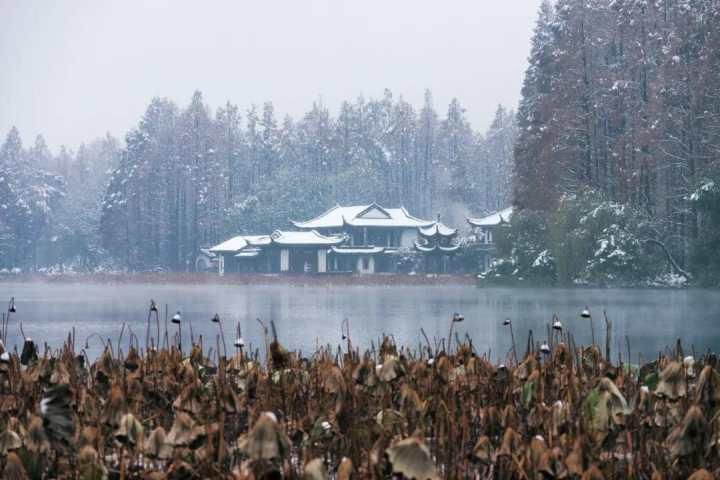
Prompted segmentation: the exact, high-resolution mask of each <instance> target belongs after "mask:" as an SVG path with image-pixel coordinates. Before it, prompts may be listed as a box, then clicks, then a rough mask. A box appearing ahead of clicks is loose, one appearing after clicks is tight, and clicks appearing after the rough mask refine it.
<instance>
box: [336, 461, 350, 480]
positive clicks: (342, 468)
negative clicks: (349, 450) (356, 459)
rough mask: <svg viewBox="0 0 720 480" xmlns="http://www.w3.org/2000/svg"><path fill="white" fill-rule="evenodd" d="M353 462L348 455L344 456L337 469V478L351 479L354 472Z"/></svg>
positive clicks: (338, 479) (341, 479) (342, 479)
mask: <svg viewBox="0 0 720 480" xmlns="http://www.w3.org/2000/svg"><path fill="white" fill-rule="evenodd" d="M353 471H354V469H353V463H352V460H350V459H349V458H348V457H343V458H342V460H340V465H339V466H338V469H337V475H336V478H337V480H350V478H351V477H352V474H353Z"/></svg>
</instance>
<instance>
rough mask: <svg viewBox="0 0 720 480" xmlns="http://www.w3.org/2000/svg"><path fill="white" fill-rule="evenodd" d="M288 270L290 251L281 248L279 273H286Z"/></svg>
mask: <svg viewBox="0 0 720 480" xmlns="http://www.w3.org/2000/svg"><path fill="white" fill-rule="evenodd" d="M288 270H290V250H288V249H287V248H283V249H282V250H280V271H281V272H287V271H288Z"/></svg>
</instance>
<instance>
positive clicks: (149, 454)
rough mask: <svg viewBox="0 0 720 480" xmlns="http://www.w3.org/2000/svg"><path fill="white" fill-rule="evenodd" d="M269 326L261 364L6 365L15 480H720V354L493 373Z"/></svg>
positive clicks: (73, 352) (164, 358) (191, 357)
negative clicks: (331, 343) (292, 335)
mask: <svg viewBox="0 0 720 480" xmlns="http://www.w3.org/2000/svg"><path fill="white" fill-rule="evenodd" d="M218 323H219V322H218ZM271 326H273V329H272V330H273V335H272V338H268V339H266V342H265V345H266V350H265V351H264V352H252V353H246V352H244V351H243V349H242V346H241V345H243V342H240V341H236V343H235V344H236V346H237V348H236V351H235V354H233V355H230V356H229V358H225V357H220V358H218V356H217V352H222V351H223V350H224V349H222V350H221V341H220V337H218V339H217V341H216V344H215V345H214V346H213V348H212V349H209V350H207V351H205V350H203V347H202V346H201V343H197V344H195V345H192V346H191V348H190V350H189V351H188V352H185V353H181V351H180V350H178V348H176V347H175V346H173V345H171V343H172V342H167V343H170V345H166V346H165V347H164V348H160V349H157V348H155V347H153V345H154V344H155V341H154V339H152V338H151V339H150V341H149V342H148V343H149V344H150V346H149V347H148V348H146V349H143V350H140V349H139V347H138V345H137V341H136V342H135V343H134V344H131V345H130V346H129V347H128V351H127V353H125V352H123V351H120V349H119V348H117V347H116V348H113V346H112V345H110V344H106V345H105V346H106V348H105V349H104V350H103V351H102V352H101V353H100V354H99V355H98V357H97V360H96V361H95V362H94V363H92V364H90V362H89V361H88V356H87V354H86V351H85V350H83V349H78V348H77V347H76V346H75V344H74V340H73V338H68V340H67V342H66V343H65V345H64V346H63V348H62V349H60V350H59V351H56V352H46V353H44V354H43V355H39V356H33V355H30V356H28V357H26V359H23V358H21V356H19V355H18V354H17V353H16V352H13V353H11V352H8V353H9V355H7V354H5V355H0V427H1V430H0V431H1V432H2V433H0V471H2V472H3V478H12V479H27V478H34V479H35V478H36V479H40V478H61V479H65V478H81V479H84V480H93V479H103V478H118V479H132V478H144V479H156V480H159V479H194V478H197V479H201V478H227V479H261V478H268V479H269V478H306V479H325V478H337V479H350V478H416V479H436V478H438V479H439V478H499V479H550V478H558V479H562V478H581V479H602V478H606V479H611V478H653V479H661V478H665V479H670V478H688V477H690V476H691V475H692V478H712V476H713V475H715V476H717V475H718V474H720V456H719V454H720V451H719V450H718V446H719V445H720V415H718V411H719V410H718V406H719V405H720V374H719V373H718V371H717V363H716V358H715V357H714V356H713V355H708V356H705V357H704V358H702V359H698V360H697V361H695V359H692V358H691V357H688V358H683V354H682V349H681V347H680V345H679V344H678V346H677V347H676V350H675V351H674V352H668V353H667V354H666V355H664V356H660V357H659V358H658V359H656V360H655V361H653V362H652V363H650V364H647V365H644V366H643V367H642V368H641V369H640V370H639V372H638V371H635V370H633V369H630V368H626V366H624V365H623V364H622V363H620V362H618V363H611V362H610V361H608V360H607V358H605V357H607V353H606V354H603V353H602V352H601V350H600V349H599V348H598V347H597V346H591V347H587V348H582V347H579V348H576V347H575V346H574V343H573V341H572V337H571V336H569V335H567V334H563V333H562V332H561V331H559V330H560V329H559V328H558V329H556V330H555V331H554V332H553V334H552V335H551V337H552V338H549V339H548V341H547V342H543V346H544V347H545V346H546V347H548V348H543V349H542V350H540V349H538V348H537V346H536V345H533V343H532V342H528V347H527V351H526V352H525V355H524V356H521V355H518V358H519V359H520V362H519V363H517V364H516V363H515V362H513V361H509V362H508V364H507V365H494V364H492V363H491V362H490V361H488V360H487V358H486V357H485V356H482V355H479V354H478V353H477V352H476V351H475V349H474V347H473V345H472V342H471V340H470V339H469V338H466V339H465V341H463V342H461V341H460V339H459V337H458V336H457V335H456V336H455V337H454V341H453V342H452V343H453V344H452V346H451V347H450V346H448V345H445V344H444V343H442V345H445V346H443V347H440V348H432V347H431V346H430V345H429V344H428V345H427V347H424V348H423V349H422V350H421V351H413V350H408V349H406V348H402V347H399V346H397V345H395V344H394V342H393V341H392V340H391V339H390V338H384V339H383V341H382V343H381V344H380V345H379V346H377V347H375V346H374V347H373V348H371V349H369V350H366V351H361V350H359V349H357V348H354V347H353V345H352V341H351V338H350V332H349V331H345V330H344V331H343V332H344V336H345V338H344V341H343V344H342V346H338V347H337V348H330V347H325V348H321V349H318V350H317V351H315V352H313V354H312V356H311V357H307V358H301V357H299V355H298V354H297V353H295V352H290V351H288V350H286V349H285V348H283V346H282V345H281V338H280V339H278V333H276V332H274V325H271ZM348 330H349V329H348ZM549 330H550V329H549ZM551 331H552V330H551ZM279 334H280V335H279V336H280V337H282V335H281V334H282V332H279ZM238 340H239V339H238ZM339 340H340V339H339ZM428 343H429V342H428ZM85 347H86V348H88V346H87V345H86V346H85ZM548 350H549V351H548ZM545 351H548V353H542V352H545ZM518 353H519V352H518ZM262 358H266V359H267V360H265V361H264V360H262ZM509 358H512V356H509Z"/></svg>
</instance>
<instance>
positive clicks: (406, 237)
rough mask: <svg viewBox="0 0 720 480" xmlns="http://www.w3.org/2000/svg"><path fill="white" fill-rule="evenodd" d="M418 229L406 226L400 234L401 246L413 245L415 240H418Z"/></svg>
mask: <svg viewBox="0 0 720 480" xmlns="http://www.w3.org/2000/svg"><path fill="white" fill-rule="evenodd" d="M417 237H418V231H417V229H416V228H406V229H404V230H403V231H402V235H400V246H401V247H412V246H413V244H414V242H415V240H417Z"/></svg>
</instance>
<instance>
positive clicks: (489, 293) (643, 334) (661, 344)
mask: <svg viewBox="0 0 720 480" xmlns="http://www.w3.org/2000/svg"><path fill="white" fill-rule="evenodd" d="M11 296H14V297H15V299H16V306H17V313H15V314H13V316H12V318H11V322H10V325H9V331H8V343H9V345H10V346H11V347H12V346H13V345H15V344H17V345H19V346H20V345H21V338H22V337H21V335H20V330H19V328H18V326H19V322H20V321H22V323H23V328H24V331H25V334H26V335H28V336H30V337H33V338H34V339H35V340H36V341H38V343H39V344H40V345H42V344H43V342H47V343H48V344H50V345H51V346H52V347H57V346H59V345H61V344H62V342H63V340H64V339H65V338H67V334H68V332H70V331H71V330H72V329H73V327H74V328H75V331H76V343H77V344H80V346H82V345H83V344H84V343H85V338H86V337H87V336H88V335H90V334H92V333H98V334H100V335H101V336H102V337H103V338H111V339H112V340H113V342H116V341H117V339H118V336H119V334H120V331H121V326H122V324H123V322H125V323H126V324H127V327H129V328H126V330H125V332H126V333H125V337H124V339H123V344H124V345H125V347H124V348H125V349H126V348H127V339H128V335H127V332H128V331H129V330H132V332H133V333H134V334H135V335H136V336H137V337H138V338H139V340H140V342H141V343H142V344H144V342H145V336H146V326H147V312H148V304H149V301H150V299H151V298H153V299H155V300H156V302H157V303H158V305H159V306H160V320H161V327H162V324H164V309H165V305H166V304H167V306H168V308H169V310H170V315H172V314H173V313H174V312H175V311H176V310H181V311H182V315H183V329H182V334H183V345H189V343H190V323H192V328H193V331H194V334H195V336H196V337H197V336H199V335H203V337H204V342H205V345H206V346H207V345H208V344H209V343H210V342H211V343H212V344H213V345H214V344H215V336H216V334H217V332H218V330H217V328H216V325H215V324H213V323H211V321H210V319H211V317H212V316H213V315H214V314H215V313H216V312H217V313H218V314H219V315H220V317H221V318H222V320H223V324H224V330H225V336H226V341H227V344H228V350H230V349H232V342H233V339H234V337H235V333H234V332H235V325H236V322H237V321H240V322H241V325H242V329H243V336H244V339H245V342H246V343H247V344H252V345H254V346H259V345H262V344H263V340H262V329H261V327H260V325H259V324H258V323H257V322H256V321H255V319H256V318H257V317H260V318H262V319H264V320H270V319H272V320H274V321H275V324H276V325H277V327H278V333H279V337H280V341H281V342H282V343H283V344H284V345H285V346H286V347H288V348H289V349H301V350H302V351H303V352H305V353H307V352H308V351H310V350H312V349H314V348H315V347H316V346H317V345H318V344H327V343H328V342H329V343H332V344H333V345H337V344H338V343H339V342H340V339H341V332H340V325H341V322H342V320H343V319H344V318H348V319H349V322H350V330H351V336H352V340H353V342H354V343H355V344H359V345H360V346H362V347H369V346H370V343H371V341H375V342H377V338H378V337H379V336H380V335H382V333H383V332H385V333H389V334H390V333H391V334H393V335H394V337H395V339H396V340H397V341H398V343H400V344H403V345H409V346H413V347H417V346H418V344H419V342H420V341H421V340H422V337H421V334H420V328H421V327H423V328H424V329H425V331H426V333H427V334H428V336H430V338H431V340H432V338H433V337H438V338H439V337H442V336H447V334H448V327H449V319H450V317H451V315H452V313H453V312H460V313H462V314H463V315H464V316H465V321H464V322H462V323H459V324H457V325H456V331H457V332H459V334H460V335H461V336H464V335H465V333H468V334H469V335H470V336H471V337H472V338H473V341H474V344H475V347H476V348H477V349H478V350H479V351H481V352H488V351H491V352H492V357H493V359H494V360H498V359H500V360H503V359H504V358H505V356H506V355H507V354H508V352H509V351H510V348H511V340H510V335H509V331H508V330H507V327H503V326H502V321H503V319H505V318H511V319H512V321H513V326H514V332H515V336H516V341H517V343H518V349H520V350H524V345H525V341H526V338H527V333H528V331H529V330H530V329H532V330H533V331H534V332H535V339H536V340H540V339H542V338H544V337H545V332H546V325H547V324H548V323H549V322H551V318H552V315H553V313H557V314H558V315H559V316H560V319H561V320H562V322H563V324H564V326H565V327H566V328H567V329H569V330H570V331H572V332H573V335H574V336H575V338H576V342H577V343H578V344H580V343H583V344H589V343H590V341H591V333H590V326H589V321H588V320H587V319H583V318H581V317H580V316H579V312H580V311H581V309H582V308H583V307H584V306H585V305H588V306H589V307H590V309H591V310H592V312H593V315H594V317H595V320H594V325H595V332H596V336H597V337H598V338H599V339H600V338H601V339H602V341H603V344H604V326H603V321H602V311H603V309H606V310H607V314H608V316H609V318H610V319H611V320H612V322H613V352H614V353H613V357H614V358H616V357H615V355H616V354H617V353H616V352H617V348H618V343H619V342H622V349H623V356H625V352H626V346H625V336H626V335H627V336H628V337H629V338H630V345H631V351H632V353H633V360H634V361H635V362H636V361H637V354H638V353H642V354H643V355H644V357H645V358H649V357H652V356H654V355H657V352H658V351H659V350H661V349H663V348H665V347H666V346H667V345H673V344H674V342H675V339H676V338H678V337H680V338H682V339H683V342H684V345H685V348H686V351H690V348H691V346H694V348H695V351H696V352H698V353H699V352H701V351H704V350H705V349H707V348H711V349H714V350H717V348H718V346H719V345H720V323H719V322H718V320H719V319H720V292H718V291H713V290H641V289H555V288H552V289H551V288H548V289H542V288H539V289H530V288H477V287H474V286H471V285H457V286H428V285H425V286H333V287H323V286H312V287H295V286H288V285H271V286H268V285H262V286H259V285H258V286H247V285H217V284H213V285H177V284H172V285H158V284H112V285H107V284H90V283H67V284H66V283H22V282H20V283H0V299H9V298H10V297H11ZM3 310H4V309H3ZM169 329H170V332H171V334H172V333H174V332H175V331H176V329H175V326H174V325H172V324H169ZM154 332H156V327H155V324H154V323H153V325H152V329H151V334H152V335H153V336H156V335H157V334H156V333H154ZM89 344H90V346H91V349H90V351H89V352H88V354H89V355H90V356H95V355H97V353H98V352H99V351H100V349H101V345H100V342H99V340H97V337H93V339H91V340H90V342H89Z"/></svg>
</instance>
